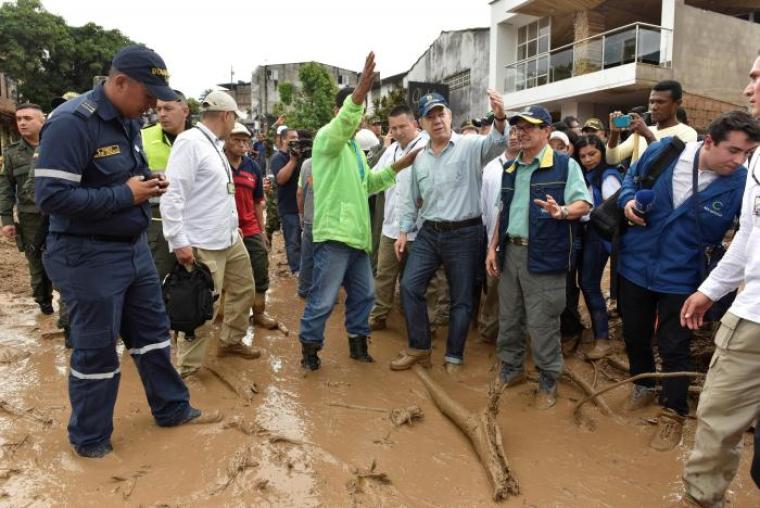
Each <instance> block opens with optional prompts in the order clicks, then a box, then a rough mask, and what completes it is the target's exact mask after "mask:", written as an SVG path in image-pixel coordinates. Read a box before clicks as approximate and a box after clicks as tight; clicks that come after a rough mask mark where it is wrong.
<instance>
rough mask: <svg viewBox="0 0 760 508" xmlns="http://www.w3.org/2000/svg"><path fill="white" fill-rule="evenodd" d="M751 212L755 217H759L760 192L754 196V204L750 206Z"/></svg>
mask: <svg viewBox="0 0 760 508" xmlns="http://www.w3.org/2000/svg"><path fill="white" fill-rule="evenodd" d="M752 214H753V215H754V216H755V217H760V194H758V195H757V196H755V206H753V207H752Z"/></svg>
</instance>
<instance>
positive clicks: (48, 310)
mask: <svg viewBox="0 0 760 508" xmlns="http://www.w3.org/2000/svg"><path fill="white" fill-rule="evenodd" d="M37 305H39V307H40V312H42V313H43V314H45V315H46V316H50V315H52V314H53V313H54V312H55V309H54V308H53V302H41V303H38V304H37Z"/></svg>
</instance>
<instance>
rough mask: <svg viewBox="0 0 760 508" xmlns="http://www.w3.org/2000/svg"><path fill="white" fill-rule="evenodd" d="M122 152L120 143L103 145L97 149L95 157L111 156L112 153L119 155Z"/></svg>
mask: <svg viewBox="0 0 760 508" xmlns="http://www.w3.org/2000/svg"><path fill="white" fill-rule="evenodd" d="M120 153H121V149H120V148H119V145H108V146H101V147H100V148H98V149H97V150H95V155H94V156H93V159H102V158H103V157H111V156H112V155H119V154H120Z"/></svg>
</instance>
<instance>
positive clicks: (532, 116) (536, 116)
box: [509, 106, 552, 125]
mask: <svg viewBox="0 0 760 508" xmlns="http://www.w3.org/2000/svg"><path fill="white" fill-rule="evenodd" d="M521 118H522V119H523V120H525V121H526V122H528V123H532V124H533V125H541V124H544V125H551V124H552V116H551V115H550V114H549V112H548V111H547V110H546V108H542V107H541V106H528V107H527V108H525V109H523V110H522V111H520V112H519V113H517V114H516V115H515V116H513V117H512V118H510V119H509V125H515V124H516V123H517V121H518V120H519V119H521Z"/></svg>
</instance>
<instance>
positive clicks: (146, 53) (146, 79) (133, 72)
mask: <svg viewBox="0 0 760 508" xmlns="http://www.w3.org/2000/svg"><path fill="white" fill-rule="evenodd" d="M111 65H112V66H113V67H116V68H117V69H118V70H119V71H120V72H123V73H124V74H126V75H127V76H129V77H130V78H132V79H134V80H135V81H139V82H140V83H142V84H143V85H145V88H147V89H148V92H149V93H150V94H151V95H152V96H153V97H155V98H157V99H161V100H162V101H176V100H177V94H176V93H174V90H172V89H171V88H170V87H169V72H168V71H167V70H166V64H165V63H164V60H163V58H161V56H159V54H158V53H156V52H155V51H153V50H152V49H150V48H146V47H145V46H127V47H126V48H122V49H120V50H119V52H118V53H116V55H115V56H114V57H113V61H112V62H111Z"/></svg>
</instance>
